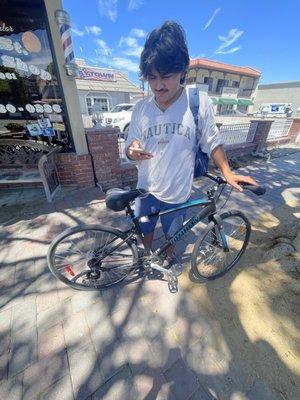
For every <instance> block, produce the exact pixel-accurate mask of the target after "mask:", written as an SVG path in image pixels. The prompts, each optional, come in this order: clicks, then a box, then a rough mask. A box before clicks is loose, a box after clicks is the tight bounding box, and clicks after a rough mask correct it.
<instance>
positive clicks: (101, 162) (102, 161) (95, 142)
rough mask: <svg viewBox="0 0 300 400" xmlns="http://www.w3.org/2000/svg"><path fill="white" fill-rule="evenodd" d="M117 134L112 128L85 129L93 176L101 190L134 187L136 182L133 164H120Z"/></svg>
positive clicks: (135, 171)
mask: <svg viewBox="0 0 300 400" xmlns="http://www.w3.org/2000/svg"><path fill="white" fill-rule="evenodd" d="M118 132H119V131H118V129H113V128H109V129H108V128H102V129H94V128H91V129H86V137H87V142H88V148H89V153H90V154H91V156H92V162H93V165H94V171H95V176H96V179H97V182H98V183H99V184H100V185H101V187H102V188H103V190H107V189H109V188H112V187H124V186H134V185H135V183H136V180H137V169H136V167H135V166H134V165H133V164H129V163H121V159H120V156H119V147H118Z"/></svg>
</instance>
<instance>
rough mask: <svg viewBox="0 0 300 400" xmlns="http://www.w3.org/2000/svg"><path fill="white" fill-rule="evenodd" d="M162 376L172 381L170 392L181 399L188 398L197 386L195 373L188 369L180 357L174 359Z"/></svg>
mask: <svg viewBox="0 0 300 400" xmlns="http://www.w3.org/2000/svg"><path fill="white" fill-rule="evenodd" d="M164 377H165V379H166V381H167V382H172V385H171V390H172V392H174V393H175V395H176V397H178V398H179V399H182V400H185V399H188V398H189V397H190V396H191V394H193V393H194V392H195V391H196V389H197V387H198V386H199V383H198V381H197V377H196V374H195V373H194V372H193V371H192V370H190V369H189V367H188V366H187V365H186V364H185V363H184V361H183V360H182V359H180V360H178V361H176V362H175V364H173V365H172V366H171V367H170V368H169V369H168V370H167V371H166V372H164Z"/></svg>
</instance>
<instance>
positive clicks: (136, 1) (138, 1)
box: [128, 0, 144, 11]
mask: <svg viewBox="0 0 300 400" xmlns="http://www.w3.org/2000/svg"><path fill="white" fill-rule="evenodd" d="M143 3H144V1H143V0H130V1H129V4H128V11H133V10H137V9H138V8H140V7H141V6H142V5H143Z"/></svg>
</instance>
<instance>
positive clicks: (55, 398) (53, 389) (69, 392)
mask: <svg viewBox="0 0 300 400" xmlns="http://www.w3.org/2000/svg"><path fill="white" fill-rule="evenodd" d="M73 398H74V397H73V388H72V383H71V378H70V375H65V376H64V377H63V378H62V379H60V380H59V381H57V382H55V384H54V385H52V386H50V387H49V388H48V389H47V390H46V391H44V392H43V393H42V394H41V399H43V400H72V399H73Z"/></svg>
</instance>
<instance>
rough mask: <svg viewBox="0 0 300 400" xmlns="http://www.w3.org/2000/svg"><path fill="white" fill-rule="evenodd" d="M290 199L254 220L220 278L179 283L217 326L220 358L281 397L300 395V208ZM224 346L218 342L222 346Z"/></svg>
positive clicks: (294, 399)
mask: <svg viewBox="0 0 300 400" xmlns="http://www.w3.org/2000/svg"><path fill="white" fill-rule="evenodd" d="M295 206H296V204H295V203H290V204H289V205H285V206H283V207H280V208H279V209H275V210H273V212H272V214H267V213H266V214H264V215H263V216H262V217H261V218H260V219H259V220H258V221H256V222H255V223H254V224H253V233H252V237H251V242H250V245H249V248H248V250H247V252H246V254H245V255H244V256H243V258H242V259H241V260H240V263H239V264H238V266H236V267H235V269H234V270H233V271H231V272H230V273H228V274H227V275H225V276H224V277H223V278H220V279H218V280H216V281H212V282H209V283H204V284H202V285H201V284H199V283H198V284H196V283H191V282H190V280H189V279H188V277H187V276H184V277H182V281H181V283H182V284H183V286H184V287H185V288H187V289H188V290H189V291H190V292H191V293H192V295H193V297H194V299H197V301H199V307H202V309H203V310H205V312H206V313H207V315H208V316H209V317H208V318H210V319H211V321H212V323H215V324H216V323H217V324H218V326H219V332H220V334H219V339H217V341H216V344H215V345H216V347H217V346H219V343H217V342H218V341H219V342H220V343H225V344H226V346H225V347H226V352H224V354H223V355H222V354H221V358H222V357H223V359H224V360H226V362H227V369H228V371H230V370H231V371H235V372H234V373H233V375H234V376H235V377H236V379H237V380H238V376H239V373H241V371H242V373H243V375H246V376H247V380H248V384H249V385H250V386H253V385H255V382H257V381H258V380H262V381H263V382H264V383H265V384H266V385H267V387H268V388H270V390H271V391H272V392H273V393H274V395H275V396H276V398H278V399H286V400H298V399H299V398H300V389H299V388H300V379H299V377H300V362H299V357H300V340H299V339H300V329H299V328H300V301H299V298H300V297H299V295H300V283H299V279H300V274H299V265H300V248H299V241H300V240H299V238H300V233H299V231H300V229H299V228H300V223H299V221H300V220H299V218H300V208H298V209H297V208H296V207H295ZM219 347H220V346H219Z"/></svg>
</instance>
